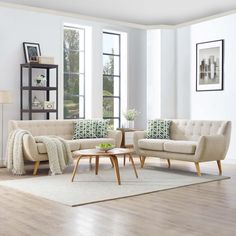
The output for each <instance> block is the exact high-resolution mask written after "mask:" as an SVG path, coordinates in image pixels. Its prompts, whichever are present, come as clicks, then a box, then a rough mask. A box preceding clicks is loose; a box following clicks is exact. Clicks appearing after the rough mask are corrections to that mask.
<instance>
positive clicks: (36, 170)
mask: <svg viewBox="0 0 236 236" xmlns="http://www.w3.org/2000/svg"><path fill="white" fill-rule="evenodd" d="M39 164H40V161H36V162H35V163H34V172H33V175H37V172H38V168H39Z"/></svg>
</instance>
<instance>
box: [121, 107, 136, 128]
mask: <svg viewBox="0 0 236 236" xmlns="http://www.w3.org/2000/svg"><path fill="white" fill-rule="evenodd" d="M123 115H124V117H125V119H126V120H127V128H130V129H133V128H134V120H135V118H136V117H137V116H138V115H139V112H138V111H137V110H135V109H134V108H133V109H129V110H127V111H126V112H123Z"/></svg>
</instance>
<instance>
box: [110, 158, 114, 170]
mask: <svg viewBox="0 0 236 236" xmlns="http://www.w3.org/2000/svg"><path fill="white" fill-rule="evenodd" d="M110 161H111V165H112V168H113V167H114V164H113V161H112V158H111V157H110Z"/></svg>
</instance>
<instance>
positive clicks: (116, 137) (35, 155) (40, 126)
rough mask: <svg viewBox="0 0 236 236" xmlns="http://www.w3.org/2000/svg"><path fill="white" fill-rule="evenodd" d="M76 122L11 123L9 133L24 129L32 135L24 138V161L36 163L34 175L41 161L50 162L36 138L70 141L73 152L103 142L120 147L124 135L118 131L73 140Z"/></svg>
mask: <svg viewBox="0 0 236 236" xmlns="http://www.w3.org/2000/svg"><path fill="white" fill-rule="evenodd" d="M74 121H75V120H30V121H17V120H11V121H9V133H10V132H11V131H13V130H15V129H23V130H27V131H29V132H30V134H31V135H28V134H27V135H24V136H23V152H24V159H25V160H29V161H33V162H35V166H34V175H35V174H36V173H37V170H38V167H39V164H40V161H46V160H48V155H47V150H46V146H45V145H44V144H43V143H36V142H35V140H34V136H41V135H56V136H59V137H62V138H64V139H66V140H67V141H68V144H69V146H70V148H71V151H72V152H73V151H76V150H79V149H89V148H94V147H95V146H96V145H98V144H99V143H102V142H107V143H112V144H114V145H115V146H116V147H120V145H121V139H122V134H121V131H118V130H109V131H108V137H106V138H93V139H77V140H72V137H73V132H74Z"/></svg>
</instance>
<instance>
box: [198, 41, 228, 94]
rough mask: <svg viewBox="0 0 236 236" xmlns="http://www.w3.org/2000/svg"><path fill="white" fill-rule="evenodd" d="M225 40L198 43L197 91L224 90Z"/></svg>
mask: <svg viewBox="0 0 236 236" xmlns="http://www.w3.org/2000/svg"><path fill="white" fill-rule="evenodd" d="M223 77H224V40H223V39H220V40H214V41H208V42H202V43H197V44H196V91H197V92H200V91H219V90H223V85H224V84H223V82H224V78H223Z"/></svg>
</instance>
